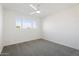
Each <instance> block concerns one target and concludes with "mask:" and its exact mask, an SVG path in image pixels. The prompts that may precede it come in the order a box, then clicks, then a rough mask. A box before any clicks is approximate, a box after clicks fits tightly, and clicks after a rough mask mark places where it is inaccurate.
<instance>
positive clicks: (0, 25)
mask: <svg viewBox="0 0 79 59" xmlns="http://www.w3.org/2000/svg"><path fill="white" fill-rule="evenodd" d="M2 12H3V10H2V6H1V5H0V53H1V51H2V48H3V45H2V43H3V40H2V39H3V38H2V32H3V31H2V28H3V13H2Z"/></svg>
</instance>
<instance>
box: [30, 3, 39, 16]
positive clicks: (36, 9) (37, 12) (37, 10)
mask: <svg viewBox="0 0 79 59" xmlns="http://www.w3.org/2000/svg"><path fill="white" fill-rule="evenodd" d="M29 6H30V7H31V8H32V9H34V10H35V11H34V12H31V13H30V14H31V15H33V14H40V10H39V9H38V8H36V7H35V6H34V5H32V4H30V5H29ZM37 7H39V5H37Z"/></svg>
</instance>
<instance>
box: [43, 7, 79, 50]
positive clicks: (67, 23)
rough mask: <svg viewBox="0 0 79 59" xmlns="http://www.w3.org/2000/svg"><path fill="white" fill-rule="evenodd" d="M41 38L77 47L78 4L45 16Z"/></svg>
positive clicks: (78, 42) (78, 44)
mask: <svg viewBox="0 0 79 59" xmlns="http://www.w3.org/2000/svg"><path fill="white" fill-rule="evenodd" d="M43 38H45V39H47V40H49V41H53V42H56V43H59V44H62V45H66V46H69V47H72V48H75V49H79V6H75V7H72V8H69V9H66V10H64V11H61V12H59V13H56V14H54V15H51V16H49V17H47V18H45V19H44V21H43Z"/></svg>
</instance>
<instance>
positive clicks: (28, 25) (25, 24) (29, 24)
mask: <svg viewBox="0 0 79 59" xmlns="http://www.w3.org/2000/svg"><path fill="white" fill-rule="evenodd" d="M35 28H36V22H35V21H34V20H30V19H27V20H26V19H17V20H16V29H17V30H20V29H35Z"/></svg>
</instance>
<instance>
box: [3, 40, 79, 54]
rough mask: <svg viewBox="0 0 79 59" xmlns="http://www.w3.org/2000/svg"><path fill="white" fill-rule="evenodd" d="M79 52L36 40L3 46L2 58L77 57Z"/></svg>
mask: <svg viewBox="0 0 79 59" xmlns="http://www.w3.org/2000/svg"><path fill="white" fill-rule="evenodd" d="M78 55H79V51H78V50H76V49H73V48H69V47H66V46H63V45H59V44H56V43H53V42H49V41H47V40H43V39H38V40H33V41H29V42H24V43H19V44H14V45H9V46H5V47H4V48H3V51H2V56H78Z"/></svg>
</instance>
